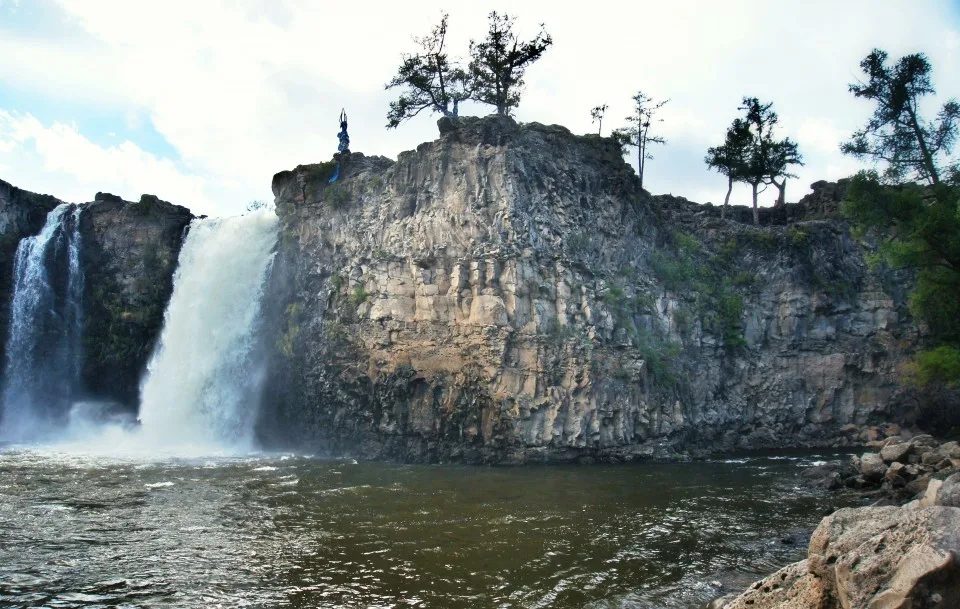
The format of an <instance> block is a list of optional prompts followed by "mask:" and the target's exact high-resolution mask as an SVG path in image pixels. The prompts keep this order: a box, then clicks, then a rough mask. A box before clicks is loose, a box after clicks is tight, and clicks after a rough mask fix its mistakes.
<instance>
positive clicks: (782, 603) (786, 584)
mask: <svg viewBox="0 0 960 609" xmlns="http://www.w3.org/2000/svg"><path fill="white" fill-rule="evenodd" d="M828 601H829V596H828V595H827V591H826V590H825V589H824V586H823V583H822V581H821V580H820V579H819V578H817V577H816V576H814V575H813V574H811V573H810V570H809V569H808V565H807V561H805V560H804V561H800V562H798V563H794V564H792V565H788V566H786V567H784V568H783V569H780V570H779V571H777V572H776V573H774V574H773V575H771V576H769V577H767V578H766V579H762V580H760V581H758V582H756V583H755V584H753V585H752V586H750V589H749V590H747V591H746V592H744V593H743V594H741V595H740V596H738V597H735V598H734V599H733V600H732V601H729V602H728V604H726V605H722V607H723V609H788V608H789V609H807V608H808V607H809V608H810V609H814V608H816V609H820V608H822V607H825V606H826V605H825V603H827V602H828Z"/></svg>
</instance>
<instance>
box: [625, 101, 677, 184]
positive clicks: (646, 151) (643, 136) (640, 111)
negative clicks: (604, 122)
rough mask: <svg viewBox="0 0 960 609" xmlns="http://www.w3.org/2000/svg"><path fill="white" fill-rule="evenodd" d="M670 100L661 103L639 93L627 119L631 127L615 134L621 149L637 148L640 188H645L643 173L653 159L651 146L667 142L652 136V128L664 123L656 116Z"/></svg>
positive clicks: (657, 136)
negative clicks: (655, 124)
mask: <svg viewBox="0 0 960 609" xmlns="http://www.w3.org/2000/svg"><path fill="white" fill-rule="evenodd" d="M669 101H670V100H669V99H665V100H662V101H659V102H655V101H653V98H652V97H650V96H649V95H647V94H646V93H644V92H643V91H637V94H636V95H634V96H633V103H634V108H633V114H631V115H630V116H628V117H627V122H628V123H629V125H628V126H627V127H622V128H620V129H616V130H614V132H613V138H614V139H615V140H617V142H619V143H620V146H621V147H626V146H635V147H636V148H637V175H639V176H640V188H641V189H642V188H643V172H644V169H646V166H647V161H648V160H650V159H652V158H653V154H651V153H650V148H649V146H650V144H665V143H666V142H667V140H665V139H664V138H662V137H660V136H659V135H652V134H651V133H650V128H651V127H652V126H653V124H654V123H655V122H657V123H662V122H663V119H662V118H661V119H656V118H654V116H655V115H656V113H657V111H658V110H660V108H662V107H663V106H664V105H665V104H666V103H667V102H669Z"/></svg>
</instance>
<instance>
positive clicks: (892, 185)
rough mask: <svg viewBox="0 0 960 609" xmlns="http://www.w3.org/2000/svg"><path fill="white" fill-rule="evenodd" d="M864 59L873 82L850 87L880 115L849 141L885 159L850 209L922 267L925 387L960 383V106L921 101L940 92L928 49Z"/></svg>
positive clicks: (906, 260)
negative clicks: (959, 154)
mask: <svg viewBox="0 0 960 609" xmlns="http://www.w3.org/2000/svg"><path fill="white" fill-rule="evenodd" d="M860 67H861V69H862V70H863V72H864V74H865V75H866V77H867V82H866V83H864V82H857V83H854V84H851V85H850V92H851V93H853V94H854V95H855V96H856V97H861V98H864V99H869V100H872V101H874V102H875V103H876V108H875V109H874V112H873V116H872V117H871V118H870V120H869V121H868V122H867V124H866V126H865V127H864V128H862V129H860V130H858V131H856V132H854V134H853V137H852V138H851V140H850V141H848V142H845V143H844V144H842V146H841V149H842V150H843V151H844V152H845V153H847V154H851V155H854V156H856V157H857V158H866V159H870V160H873V161H875V162H878V163H881V164H882V165H883V172H882V174H881V173H878V172H877V171H876V170H870V171H861V172H860V173H858V174H857V175H856V176H855V177H854V179H853V180H852V181H851V183H850V187H849V189H848V191H847V202H846V203H845V205H844V212H845V213H846V214H847V215H848V216H849V217H850V218H851V219H852V220H853V222H854V223H855V225H856V226H857V227H858V228H859V229H861V230H869V229H875V230H877V231H878V232H879V233H880V234H882V235H885V238H884V239H883V240H882V241H881V242H880V248H879V249H880V256H881V257H882V259H883V260H884V261H885V262H887V264H889V265H891V266H892V267H894V268H901V269H914V270H915V272H916V274H917V275H916V277H917V283H916V287H915V288H914V290H913V293H912V294H911V295H910V310H911V312H913V314H914V315H916V316H917V318H918V319H920V320H922V321H923V322H924V323H925V324H926V326H927V328H928V329H929V338H930V342H931V343H932V345H931V346H932V347H933V349H931V350H929V351H925V352H922V353H920V354H918V356H917V359H916V362H915V366H916V373H917V374H916V378H917V379H918V380H919V382H920V384H921V385H924V386H926V387H931V388H935V387H937V386H944V385H946V386H954V387H956V386H957V385H958V384H960V299H958V298H957V294H960V166H958V164H957V162H956V159H953V158H951V156H950V155H951V152H952V149H953V145H954V143H955V142H956V139H957V131H958V124H957V120H958V116H960V104H958V103H957V102H956V100H952V99H951V100H949V101H947V102H946V103H945V104H944V105H943V106H942V107H941V109H940V111H939V112H938V114H937V117H936V118H935V119H934V120H929V119H925V118H924V117H923V116H921V114H920V110H919V105H920V100H921V98H923V97H924V96H926V95H931V94H933V93H935V91H934V88H933V85H932V84H931V80H930V74H931V72H932V67H931V65H930V62H929V61H928V60H927V58H926V57H925V56H924V55H923V54H919V53H918V54H913V55H906V56H904V57H902V58H900V60H899V61H897V63H896V64H894V65H888V64H887V53H885V52H884V51H881V50H879V49H877V50H874V51H872V52H871V53H870V54H869V55H867V57H866V58H864V60H863V61H862V62H860Z"/></svg>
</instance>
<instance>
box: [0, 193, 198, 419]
mask: <svg viewBox="0 0 960 609" xmlns="http://www.w3.org/2000/svg"><path fill="white" fill-rule="evenodd" d="M61 203H62V201H59V200H58V199H56V198H54V197H51V196H48V195H38V194H34V193H31V192H27V191H24V190H21V189H18V188H15V187H13V186H11V185H9V184H7V183H6V182H2V181H0V336H2V339H3V341H4V345H6V341H7V339H8V336H9V329H8V328H9V308H10V302H11V300H12V296H13V294H12V290H13V283H14V282H13V277H12V273H13V270H14V256H15V253H16V250H17V246H18V244H19V243H20V241H21V240H22V239H23V238H24V237H28V236H32V235H35V234H37V233H38V232H39V231H40V229H41V227H42V226H43V225H44V222H45V221H46V218H47V215H48V213H49V212H50V211H51V210H52V209H53V208H55V207H56V206H57V205H60V204H61ZM80 207H81V211H80V212H79V218H80V227H79V233H80V247H79V251H80V268H81V270H82V275H83V297H82V301H83V307H82V308H83V312H82V332H81V334H82V350H83V357H82V361H83V366H82V370H81V375H80V376H81V379H80V381H81V382H80V387H79V388H78V389H77V391H78V394H77V395H75V396H73V399H75V400H81V399H94V400H105V401H109V402H114V403H116V404H119V405H122V406H123V407H124V408H125V409H126V410H128V411H131V412H135V411H136V408H137V401H138V386H139V382H140V376H141V373H142V371H143V369H144V367H145V365H146V362H147V358H148V357H149V355H150V352H151V350H152V347H153V344H154V342H155V340H156V338H157V336H158V334H159V331H160V328H161V326H162V324H163V316H164V310H165V308H166V304H167V302H168V300H169V298H170V294H171V291H172V282H173V273H174V270H175V269H176V265H177V257H178V254H179V251H180V246H181V243H182V238H183V233H184V230H185V228H186V227H187V225H188V224H189V223H190V220H191V219H192V218H193V216H192V215H191V214H190V211H189V210H188V209H187V208H185V207H180V206H177V205H172V204H170V203H167V202H165V201H161V200H159V199H158V198H157V197H155V196H153V195H144V196H143V197H142V198H141V199H140V201H138V202H129V201H124V200H122V199H121V198H120V197H117V196H114V195H110V194H104V193H98V194H97V196H96V198H95V200H94V201H93V202H90V203H84V204H81V206H80ZM51 264H53V263H52V261H51ZM56 271H57V272H60V271H62V269H57V270H56ZM6 357H7V353H6V349H4V350H3V360H0V370H2V371H4V372H5V371H6V366H5V365H3V364H5V359H6ZM0 374H2V373H0ZM5 381H6V379H2V378H0V384H4V383H5Z"/></svg>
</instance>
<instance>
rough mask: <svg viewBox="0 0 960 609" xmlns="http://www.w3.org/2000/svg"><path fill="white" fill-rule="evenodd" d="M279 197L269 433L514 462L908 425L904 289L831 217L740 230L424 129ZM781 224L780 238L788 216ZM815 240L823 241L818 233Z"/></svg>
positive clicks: (613, 173)
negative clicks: (425, 137) (409, 140)
mask: <svg viewBox="0 0 960 609" xmlns="http://www.w3.org/2000/svg"><path fill="white" fill-rule="evenodd" d="M440 126H441V137H440V139H439V140H437V141H435V142H430V143H425V144H422V145H421V146H419V147H418V148H417V150H416V151H411V152H406V153H402V154H401V155H400V156H399V158H398V159H397V161H396V162H395V163H394V162H391V161H389V160H387V159H383V158H377V157H373V158H371V157H365V156H363V155H360V154H353V155H350V156H347V157H344V159H343V167H342V170H341V179H340V180H339V181H337V182H336V183H334V184H329V182H328V180H329V177H330V176H331V175H332V173H333V169H334V165H333V163H327V164H321V165H304V166H299V167H297V168H296V169H294V170H292V171H284V172H281V173H279V174H277V175H276V176H275V177H274V181H273V190H274V194H275V198H276V204H277V213H278V215H279V216H280V219H281V225H282V231H283V234H282V239H281V250H280V252H279V255H278V258H277V261H276V264H275V266H274V276H273V280H272V289H271V293H272V295H273V301H272V304H271V305H270V306H271V307H272V309H273V313H274V315H273V317H274V319H275V321H276V327H275V328H273V329H272V330H273V335H272V336H271V338H273V337H275V343H276V344H275V351H276V353H277V361H276V362H275V368H274V372H275V374H274V382H273V383H272V386H271V387H270V389H269V391H270V396H268V401H269V402H270V403H272V404H274V405H275V408H274V409H272V410H271V411H270V413H269V415H268V416H267V417H266V418H265V420H264V424H263V426H262V428H263V430H264V431H265V434H264V435H265V436H266V437H267V438H268V439H269V438H271V437H272V438H279V437H283V438H284V439H285V440H286V441H287V442H294V443H297V444H299V445H302V446H309V447H311V448H313V449H319V450H323V451H327V452H330V453H334V454H358V455H362V456H365V457H380V458H399V459H405V460H417V461H438V460H462V461H467V462H527V461H539V460H590V459H612V460H618V459H632V458H639V457H647V456H657V457H664V456H669V455H671V454H674V453H677V452H680V451H706V450H715V449H724V450H730V449H736V448H756V447H783V446H798V445H828V444H834V445H839V444H847V443H851V442H857V441H860V437H859V436H860V433H861V428H862V426H865V425H868V424H871V423H877V422H881V421H886V420H901V419H903V418H904V417H905V416H909V413H908V412H907V410H906V408H905V407H904V404H903V400H902V399H901V398H902V395H901V390H900V389H899V387H898V384H897V382H896V369H897V367H898V366H899V365H900V364H901V362H902V361H903V360H904V358H905V357H906V356H908V355H909V354H910V352H911V351H912V349H913V347H914V345H915V344H916V339H917V330H916V328H915V327H914V326H913V325H911V323H910V322H909V320H908V319H907V314H906V310H905V306H904V295H903V283H904V278H902V277H896V276H894V275H892V274H890V273H885V272H881V271H875V270H871V268H870V267H868V265H867V264H866V263H865V261H864V253H865V250H864V246H863V245H862V244H861V243H859V242H857V241H856V240H855V239H853V238H852V237H851V235H850V232H849V230H848V227H847V226H845V224H844V223H843V222H841V221H838V220H836V219H833V218H831V216H833V215H835V214H834V213H832V211H835V208H834V210H831V209H829V205H827V204H826V203H825V201H827V200H829V199H833V198H836V196H835V192H834V193H833V194H831V193H830V192H825V191H823V188H821V196H820V197H819V198H815V200H813V201H812V202H807V203H805V204H804V205H802V206H800V207H788V208H786V209H783V210H777V211H774V212H770V215H771V221H773V219H775V218H779V219H778V220H777V221H776V222H775V224H774V225H772V226H765V227H763V228H754V227H752V226H749V225H746V224H744V223H742V222H740V221H738V220H737V218H738V215H737V211H736V210H733V212H731V214H730V215H729V219H726V220H721V219H720V218H719V210H718V209H716V208H708V207H703V206H697V205H695V204H691V203H688V202H685V201H683V200H679V199H674V198H672V197H650V196H649V195H647V194H646V193H644V192H642V191H641V190H640V188H639V185H638V183H637V180H636V178H635V176H634V174H633V172H632V170H631V169H630V168H629V167H628V166H627V165H626V164H625V163H624V162H623V160H622V157H621V154H620V150H619V148H618V147H617V145H616V144H614V143H613V142H612V141H610V140H609V139H605V138H600V137H596V136H585V137H578V136H574V135H572V134H570V132H568V131H567V130H566V129H563V128H561V127H555V126H553V127H548V126H543V125H539V124H535V123H534V124H525V125H518V124H516V123H514V122H513V121H511V120H510V119H504V118H495V117H491V118H484V119H461V120H460V122H459V124H458V125H453V124H451V123H450V122H449V121H447V120H441V123H440ZM781 216H782V217H781ZM812 218H819V219H812Z"/></svg>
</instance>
